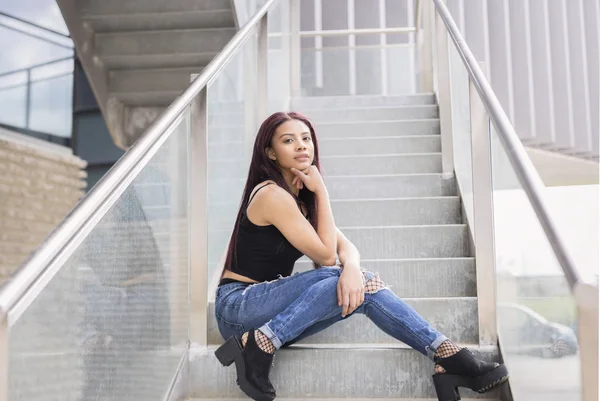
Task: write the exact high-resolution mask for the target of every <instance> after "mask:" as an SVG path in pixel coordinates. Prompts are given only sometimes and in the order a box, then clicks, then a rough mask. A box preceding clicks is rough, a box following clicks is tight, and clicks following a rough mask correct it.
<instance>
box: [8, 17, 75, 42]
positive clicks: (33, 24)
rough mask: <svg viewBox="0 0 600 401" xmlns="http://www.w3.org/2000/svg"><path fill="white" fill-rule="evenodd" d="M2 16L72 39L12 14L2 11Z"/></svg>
mask: <svg viewBox="0 0 600 401" xmlns="http://www.w3.org/2000/svg"><path fill="white" fill-rule="evenodd" d="M0 16H2V17H6V18H10V19H13V20H15V21H19V22H20V23H22V24H25V25H29V26H32V27H34V28H36V29H41V30H42V31H46V32H48V33H51V34H54V35H57V36H62V37H63V38H66V39H71V36H70V35H67V34H64V33H62V32H59V31H56V30H54V29H51V28H47V27H45V26H42V25H39V24H36V23H35V22H31V21H28V20H26V19H23V18H19V17H17V16H15V15H12V14H8V13H5V12H2V11H0Z"/></svg>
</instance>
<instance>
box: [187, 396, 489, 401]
mask: <svg viewBox="0 0 600 401" xmlns="http://www.w3.org/2000/svg"><path fill="white" fill-rule="evenodd" d="M314 399H319V400H326V401H343V400H353V401H390V400H394V401H438V399H437V398H325V397H320V396H314V397H305V398H283V397H277V400H285V401H305V400H314ZM461 399H462V400H463V401H476V400H477V401H481V399H480V398H464V397H463V398H461ZM186 401H248V397H244V398H187V399H186ZM486 401H500V400H499V399H495V398H486Z"/></svg>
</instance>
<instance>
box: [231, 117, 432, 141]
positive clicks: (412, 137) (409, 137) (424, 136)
mask: <svg viewBox="0 0 600 401" xmlns="http://www.w3.org/2000/svg"><path fill="white" fill-rule="evenodd" d="M398 121H406V120H398ZM440 137H441V134H426V135H395V136H353V137H348V138H327V137H326V138H319V142H323V141H349V140H350V141H367V140H368V141H372V140H377V139H416V138H419V139H421V138H424V139H427V138H432V139H433V138H440ZM239 142H240V143H243V142H242V141H239Z"/></svg>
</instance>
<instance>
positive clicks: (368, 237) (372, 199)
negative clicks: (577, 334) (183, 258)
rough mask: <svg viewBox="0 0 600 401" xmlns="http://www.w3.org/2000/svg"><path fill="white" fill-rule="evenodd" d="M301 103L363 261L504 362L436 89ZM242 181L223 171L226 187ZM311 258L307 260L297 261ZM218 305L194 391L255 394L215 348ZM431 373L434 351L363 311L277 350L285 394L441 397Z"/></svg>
mask: <svg viewBox="0 0 600 401" xmlns="http://www.w3.org/2000/svg"><path fill="white" fill-rule="evenodd" d="M293 109H295V110H298V111H300V112H302V113H304V114H306V115H307V116H309V117H310V118H311V119H312V120H313V121H314V123H315V127H316V131H317V136H318V140H319V145H320V149H321V155H322V168H323V175H324V178H325V181H326V184H327V186H328V189H329V191H330V195H331V199H332V207H333V212H334V215H335V220H336V224H337V225H338V227H340V228H341V230H342V231H343V232H344V234H345V235H347V237H348V238H349V239H350V240H351V241H352V242H353V243H354V244H356V246H357V247H358V249H359V251H360V252H361V255H362V264H363V266H364V267H366V268H368V269H370V270H373V271H377V272H379V273H380V275H381V277H382V279H383V280H384V281H385V282H386V283H387V284H388V285H390V286H391V288H392V289H393V290H394V291H395V292H396V293H397V294H398V295H399V296H401V297H402V298H404V299H405V300H406V302H408V303H409V304H410V305H412V306H413V307H414V308H415V309H416V310H417V311H418V312H419V313H421V314H422V315H423V316H424V317H425V318H426V319H427V320H428V321H430V322H431V323H432V324H433V325H434V326H435V327H436V328H438V329H439V330H440V331H442V332H443V333H445V334H446V335H448V336H449V337H450V338H451V339H453V340H454V341H456V342H458V343H460V344H463V345H467V346H469V347H470V348H471V349H473V350H475V351H476V352H477V353H479V354H480V355H481V356H482V357H483V358H485V359H487V360H497V359H498V349H497V348H496V347H495V346H479V333H478V313H477V288H476V270H475V261H474V259H473V258H472V257H470V253H469V239H468V238H469V232H468V228H467V226H466V225H465V224H463V219H462V212H461V202H460V198H459V197H458V193H457V187H456V183H455V180H454V179H444V178H443V177H442V174H441V153H440V152H441V144H440V132H439V120H438V110H437V105H436V104H435V100H434V96H433V95H431V94H418V95H408V96H397V97H370V96H366V97H360V96H354V97H331V98H327V97H319V98H302V99H296V100H295V101H294V102H293ZM228 146H229V148H228V149H229V151H230V152H235V149H234V148H232V147H231V144H229V145H228ZM216 149H217V148H213V150H216ZM226 153H227V150H226V149H225V148H224V149H222V152H221V151H219V155H220V156H223V157H226V156H227V154H226ZM228 162H234V161H231V159H230V160H229V161H228ZM215 163H219V161H215ZM227 170H228V171H232V169H227ZM238 180H239V179H233V178H223V179H222V185H221V186H219V190H222V191H227V190H228V188H229V187H230V186H231V184H233V183H234V181H235V183H236V187H237V186H239V184H238V183H237V181H238ZM213 190H216V189H213ZM220 196H221V197H223V196H224V195H223V193H221V194H220ZM232 196H233V192H232ZM238 198H239V196H238ZM227 224H230V222H227ZM310 268H311V265H310V263H309V261H308V260H306V258H303V259H301V260H299V261H298V263H297V266H296V271H301V270H306V269H310ZM210 314H211V315H212V317H211V318H210V319H209V321H210V327H209V343H210V344H211V345H210V346H209V347H208V349H204V348H202V349H199V348H192V350H191V355H190V365H189V369H190V370H189V374H190V377H191V382H190V387H191V388H190V390H191V392H190V396H191V397H198V399H220V400H222V399H224V398H226V399H240V400H241V399H247V398H246V397H245V396H244V395H243V393H241V391H240V390H239V389H238V387H237V386H236V383H235V379H236V377H235V370H234V369H233V368H224V367H222V366H221V365H220V364H219V362H218V361H217V359H216V358H215V357H214V355H213V352H214V350H215V349H216V348H217V347H218V345H219V344H221V343H222V342H223V339H222V338H221V337H220V334H219V333H218V330H217V328H216V322H215V319H214V304H211V305H210ZM432 373H433V365H432V363H431V362H430V361H429V360H428V359H427V358H425V357H424V356H422V355H421V354H419V353H417V352H416V351H414V350H412V349H410V348H408V347H407V346H406V345H404V344H402V343H400V342H398V341H396V340H395V339H393V338H391V337H389V336H388V335H386V334H385V333H383V332H381V331H379V330H378V329H377V328H376V326H375V325H374V324H373V323H371V322H370V321H369V320H368V319H367V318H366V317H365V316H362V315H357V316H353V317H352V318H350V319H348V320H347V321H343V322H340V323H338V324H337V325H334V326H332V327H330V328H329V329H327V330H325V331H323V332H321V333H318V334H316V335H314V336H312V337H310V338H307V339H305V340H303V341H301V342H299V343H297V344H295V345H294V346H291V347H289V348H287V349H284V350H281V351H280V352H278V354H277V355H276V357H275V367H274V369H273V371H272V380H273V383H274V385H275V387H276V389H277V392H278V398H279V399H289V400H292V399H298V400H300V399H308V398H310V399H335V398H339V399H341V398H344V399H345V398H352V399H370V400H373V399H411V400H416V399H434V398H435V392H434V389H433V386H432V381H431V377H430V376H431V374H432ZM461 394H462V395H463V396H464V398H465V399H466V398H480V397H482V396H480V395H477V394H474V393H473V392H470V391H462V390H461ZM485 397H486V398H493V397H498V393H494V392H492V393H491V394H488V395H486V396H485Z"/></svg>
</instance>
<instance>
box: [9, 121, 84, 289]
mask: <svg viewBox="0 0 600 401" xmlns="http://www.w3.org/2000/svg"><path fill="white" fill-rule="evenodd" d="M85 167H86V162H84V161H83V160H81V159H80V158H78V157H75V156H73V154H72V152H71V150H70V149H69V148H65V147H63V146H59V145H55V144H50V143H47V142H45V141H41V140H37V139H33V138H31V137H27V136H24V135H21V134H17V133H14V132H11V131H8V130H6V129H1V128H0V285H1V284H2V283H3V282H4V281H6V279H7V278H8V277H9V276H10V275H11V274H12V273H13V272H14V271H15V270H16V269H17V267H18V266H19V265H20V264H21V263H22V262H23V261H24V260H25V259H26V258H27V257H28V256H29V255H30V253H31V252H32V251H33V250H34V249H36V247H37V246H38V245H39V244H40V243H41V241H42V240H44V238H45V237H46V236H47V235H48V234H49V233H50V231H52V229H54V227H55V226H56V225H57V224H58V223H59V222H60V221H61V220H62V219H63V218H64V217H65V216H66V214H67V213H68V212H69V211H70V210H71V209H72V208H73V206H74V205H75V204H76V203H77V201H78V200H79V199H80V198H81V197H82V196H83V193H84V192H83V189H84V188H85V186H86V182H85V179H86V173H85V171H83V169H85Z"/></svg>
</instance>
